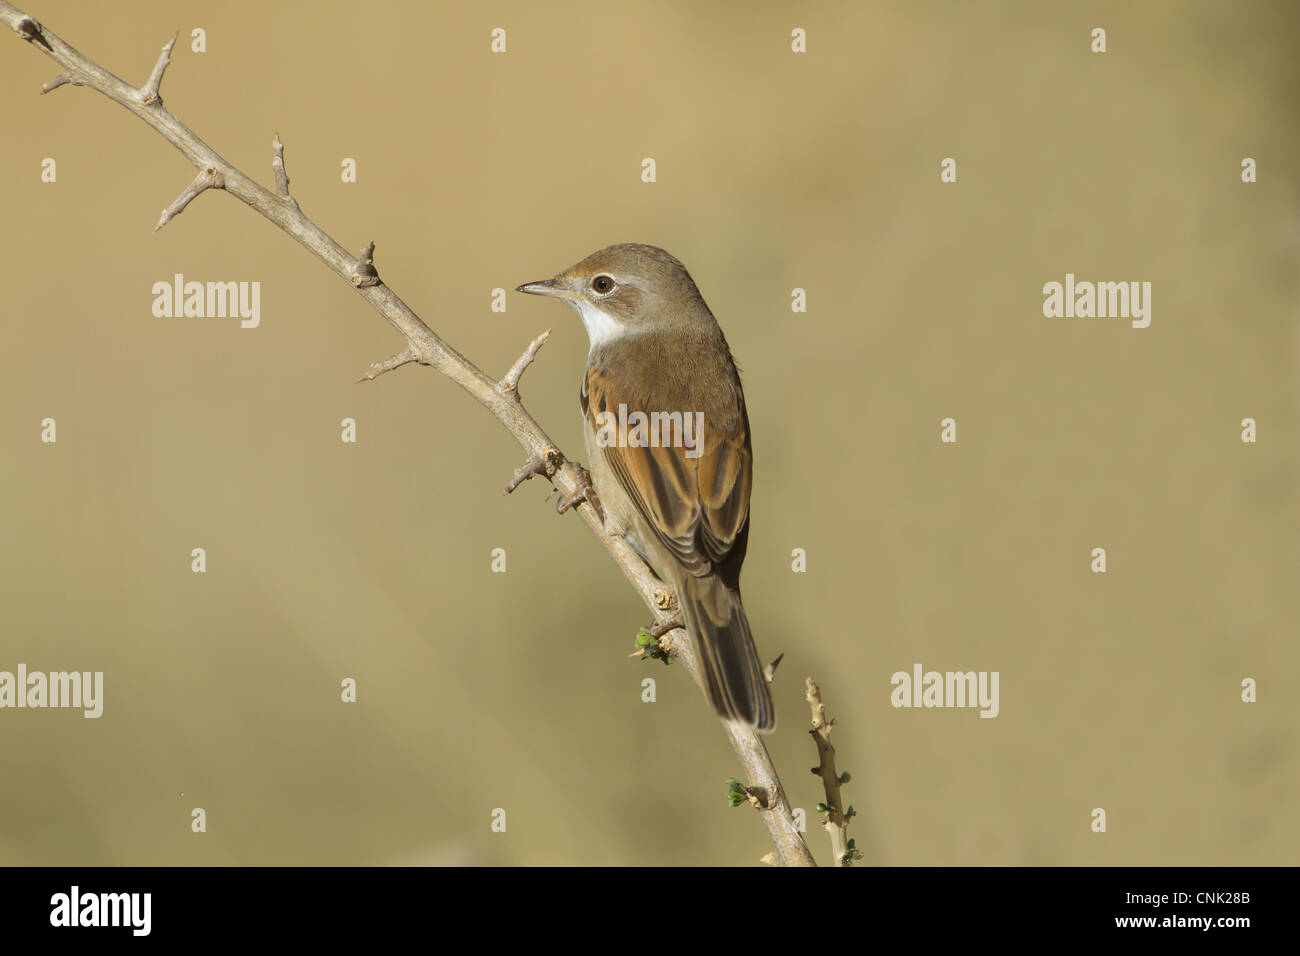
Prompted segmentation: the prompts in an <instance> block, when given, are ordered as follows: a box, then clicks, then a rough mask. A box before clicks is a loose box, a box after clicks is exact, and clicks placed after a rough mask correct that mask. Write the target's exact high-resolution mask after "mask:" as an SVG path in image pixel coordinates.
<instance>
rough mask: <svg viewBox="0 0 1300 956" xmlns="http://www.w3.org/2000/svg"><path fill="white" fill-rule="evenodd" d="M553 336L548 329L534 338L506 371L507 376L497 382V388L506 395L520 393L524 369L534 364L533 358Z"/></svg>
mask: <svg viewBox="0 0 1300 956" xmlns="http://www.w3.org/2000/svg"><path fill="white" fill-rule="evenodd" d="M550 337H551V330H550V329H547V330H546V331H545V332H543V333H542V334H541V335H539V336H537V338H535V339H533V342H532V344H531V345H529V346H528V348H526V349H524V354H523V355H521V356H519V360H518V361H517V362H515V364H514V365H512V366H510V371H508V372H506V377H505V378H503V379H502V380H501V381H500V382H498V383H497V388H498V389H500V390H501V391H502V392H503V393H504V394H506V395H518V394H519V377H520V376H521V375H523V374H524V369H526V368H528V366H530V365H532V364H533V359H535V358H537V351H538V349H540V348H541V347H542V346H543V345H545V344H546V340H547V339H549V338H550Z"/></svg>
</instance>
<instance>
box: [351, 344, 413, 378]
mask: <svg viewBox="0 0 1300 956" xmlns="http://www.w3.org/2000/svg"><path fill="white" fill-rule="evenodd" d="M410 362H420V364H421V365H423V364H425V363H424V362H422V361H421V360H420V356H419V354H418V353H417V352H416V351H415V349H413V348H411V347H409V346H408V347H407V348H405V349H403V350H402V351H400V352H398V353H397V354H396V355H394V356H391V357H390V358H386V359H384V360H383V361H382V362H376V363H375V364H374V365H372V366H370V368H369V369H367V370H366V374H365V375H362V376H361V377H360V378H359V379H357V381H358V382H373V381H374V380H375V379H377V378H378V377H379V376H381V375H383V374H384V373H385V372H391V371H392V370H393V369H395V368H401V367H402V366H403V365H406V364H408V363H410Z"/></svg>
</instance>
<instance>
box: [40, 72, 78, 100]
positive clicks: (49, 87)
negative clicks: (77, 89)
mask: <svg viewBox="0 0 1300 956" xmlns="http://www.w3.org/2000/svg"><path fill="white" fill-rule="evenodd" d="M71 82H72V74H71V73H69V72H68V71H67V70H64V71H63V72H62V73H60V74H59V75H58V76H56V77H55V78H54V79H52V80H50V82H48V83H46V84H45V85H44V86H42V87H41V95H44V94H46V93H52V92H53V91H54V90H57V89H58V88H59V87H60V86H66V85H67V84H68V83H71ZM80 85H81V84H80V83H78V84H77V86H80Z"/></svg>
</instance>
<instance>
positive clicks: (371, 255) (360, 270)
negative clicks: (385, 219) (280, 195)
mask: <svg viewBox="0 0 1300 956" xmlns="http://www.w3.org/2000/svg"><path fill="white" fill-rule="evenodd" d="M285 184H286V185H285V188H286V189H287V188H288V180H287V179H286V180H285ZM348 278H349V281H350V282H351V283H352V284H353V285H354V286H356V287H357V288H358V289H368V288H370V286H372V285H379V270H378V269H376V268H375V244H374V243H373V242H368V243H366V247H365V248H364V249H362V250H361V258H360V259H358V260H357V261H356V263H355V264H354V265H353V266H352V275H351V276H349V277H348Z"/></svg>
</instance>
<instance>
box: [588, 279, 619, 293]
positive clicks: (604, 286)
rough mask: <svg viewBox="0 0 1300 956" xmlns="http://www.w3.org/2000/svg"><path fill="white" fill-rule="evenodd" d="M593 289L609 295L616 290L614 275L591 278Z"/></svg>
mask: <svg viewBox="0 0 1300 956" xmlns="http://www.w3.org/2000/svg"><path fill="white" fill-rule="evenodd" d="M591 291H592V292H595V293H596V294H597V295H607V294H609V293H610V292H612V291H614V279H613V277H612V276H596V278H594V279H592V280H591Z"/></svg>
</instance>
